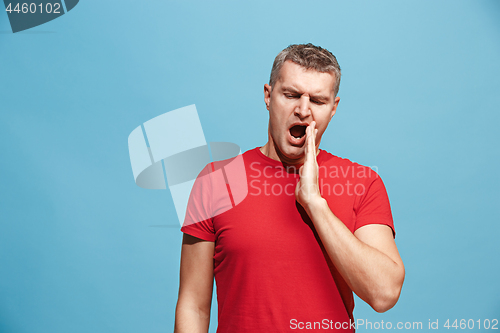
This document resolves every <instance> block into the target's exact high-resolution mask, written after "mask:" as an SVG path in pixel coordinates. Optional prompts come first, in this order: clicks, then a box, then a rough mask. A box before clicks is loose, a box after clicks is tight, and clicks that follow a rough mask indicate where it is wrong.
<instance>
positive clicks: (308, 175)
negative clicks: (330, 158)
mask: <svg viewBox="0 0 500 333" xmlns="http://www.w3.org/2000/svg"><path fill="white" fill-rule="evenodd" d="M315 127H316V122H315V121H313V122H312V123H310V124H309V126H307V128H306V142H305V160H304V165H302V166H301V167H300V169H299V175H300V180H299V182H298V183H297V187H295V198H296V199H297V202H298V203H299V204H300V205H301V206H302V207H304V209H306V211H307V210H308V206H310V205H311V204H312V203H313V202H315V201H318V199H322V197H321V193H320V192H319V186H318V162H317V161H316V155H317V149H316V134H317V133H318V130H317V129H316V128H315Z"/></svg>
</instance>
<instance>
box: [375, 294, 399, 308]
mask: <svg viewBox="0 0 500 333" xmlns="http://www.w3.org/2000/svg"><path fill="white" fill-rule="evenodd" d="M398 299H399V294H398V295H387V296H383V297H379V298H378V299H376V300H375V301H373V302H372V303H371V304H370V306H371V307H372V308H373V310H375V311H376V312H378V313H383V312H386V311H388V310H390V309H392V308H393V307H394V305H396V303H397V301H398Z"/></svg>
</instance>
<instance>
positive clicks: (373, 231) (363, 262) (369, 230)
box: [295, 121, 404, 312]
mask: <svg viewBox="0 0 500 333" xmlns="http://www.w3.org/2000/svg"><path fill="white" fill-rule="evenodd" d="M315 126H316V123H315V122H314V121H313V122H312V123H311V124H309V126H308V127H307V129H306V142H305V145H306V146H305V160H304V165H303V166H301V167H300V170H299V173H300V180H299V182H298V183H297V187H296V188H295V198H296V199H297V201H298V202H299V203H300V205H301V206H302V207H303V208H304V209H305V210H306V212H307V214H308V215H309V217H310V218H311V221H312V222H313V224H314V227H315V229H316V231H317V233H318V235H319V236H320V239H321V242H322V243H323V246H324V247H325V249H326V252H327V253H328V256H329V257H330V259H331V260H332V262H333V264H334V265H335V267H336V268H337V270H338V271H339V272H340V274H341V275H342V277H343V278H344V280H345V281H346V282H347V284H348V285H349V287H350V288H351V289H352V291H354V292H355V293H356V294H357V295H358V296H359V297H360V298H361V299H363V300H364V301H366V302H367V303H368V304H370V306H371V307H372V308H373V309H375V311H378V312H384V311H387V310H388V309H390V308H391V307H393V306H394V304H396V302H397V300H398V298H399V294H400V292H401V287H402V285H403V280H404V266H403V261H402V260H401V257H400V256H399V253H398V250H397V247H396V244H395V243H394V238H393V234H392V230H391V228H390V227H388V226H386V225H380V224H371V225H366V226H363V227H361V228H359V229H357V230H356V231H355V232H354V234H353V233H352V232H351V231H350V230H349V229H348V228H347V227H346V226H345V225H344V223H342V221H340V220H339V219H338V218H337V217H336V216H335V215H334V214H333V212H332V211H331V210H330V208H329V206H328V203H327V201H326V200H325V199H324V198H323V197H322V196H321V193H320V191H319V184H318V173H319V170H318V169H319V167H318V162H317V160H316V155H317V154H316V152H317V147H316V133H317V129H315Z"/></svg>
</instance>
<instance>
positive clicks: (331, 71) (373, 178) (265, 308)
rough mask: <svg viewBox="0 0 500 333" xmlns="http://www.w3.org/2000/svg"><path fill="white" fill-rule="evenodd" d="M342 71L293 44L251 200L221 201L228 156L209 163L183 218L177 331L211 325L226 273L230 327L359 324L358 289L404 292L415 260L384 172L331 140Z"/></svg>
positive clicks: (259, 151)
mask: <svg viewBox="0 0 500 333" xmlns="http://www.w3.org/2000/svg"><path fill="white" fill-rule="evenodd" d="M340 75H341V73H340V67H339V66H338V63H337V60H336V58H335V57H334V56H333V54H331V53H330V52H329V51H327V50H325V49H322V48H320V47H316V46H314V45H312V44H307V45H291V46H289V47H288V48H286V49H285V50H283V51H282V52H281V53H280V54H278V56H277V57H276V59H275V61H274V65H273V69H272V72H271V79H270V82H269V84H266V85H265V86H264V100H265V103H266V106H267V109H268V110H269V128H268V142H267V143H266V144H265V145H264V146H263V147H261V148H256V149H253V150H250V151H247V152H246V153H245V154H243V160H244V168H245V170H246V177H243V178H245V179H240V181H241V182H245V183H246V185H248V194H247V195H246V197H245V199H244V200H242V201H241V202H240V203H236V204H235V203H234V202H233V201H231V202H232V205H231V207H232V208H230V209H227V208H226V209H221V210H217V209H218V207H219V206H221V207H222V206H224V204H220V200H219V199H214V196H217V195H218V194H214V193H215V192H214V191H213V189H212V190H206V189H207V187H210V186H212V187H213V186H215V187H216V186H217V185H213V184H214V182H215V179H216V177H215V176H214V174H215V171H216V170H217V169H221V168H224V165H227V164H224V163H223V164H222V165H215V167H214V164H212V165H211V167H209V166H207V168H206V169H205V170H204V172H202V174H200V175H207V174H208V175H210V177H208V178H207V177H205V179H209V180H208V181H205V182H203V181H202V180H197V181H196V183H195V186H194V188H193V191H195V192H196V191H201V190H199V189H200V188H203V189H204V190H203V191H201V192H203V194H201V195H193V192H192V196H191V198H190V203H189V205H188V211H187V213H186V219H187V220H189V219H191V220H192V221H191V222H190V223H186V222H185V224H184V226H183V227H182V229H181V230H182V231H183V232H184V238H183V244H182V255H181V269H180V270H181V272H180V288H179V300H178V303H177V309H176V323H175V332H177V333H181V332H207V330H208V326H209V318H210V304H211V297H212V288H213V278H214V276H215V280H216V283H217V299H218V306H219V313H218V315H219V321H218V325H219V326H218V332H231V333H235V332H289V331H294V330H296V329H307V330H308V331H321V332H324V331H325V330H341V331H346V332H353V331H354V327H353V325H352V323H353V317H352V311H353V308H354V301H353V296H352V292H355V293H356V294H357V295H358V296H359V297H360V298H361V299H363V300H364V301H365V302H367V303H368V304H369V305H370V306H371V307H372V308H373V309H374V310H375V311H377V312H383V311H387V310H388V309H390V308H391V307H393V306H394V304H395V303H396V302H397V300H398V298H399V294H400V291H401V287H402V284H403V280H404V267H403V263H402V260H401V258H400V256H399V253H398V250H397V248H396V245H395V242H394V234H395V233H394V229H393V222H392V215H391V211H390V206H389V201H388V197H387V193H386V191H385V187H384V185H383V183H382V181H381V179H380V178H379V177H378V175H377V174H376V173H375V172H374V171H372V170H371V169H369V168H367V167H363V166H361V165H359V164H356V163H353V162H351V161H349V160H346V159H342V158H339V157H336V156H334V155H331V154H329V153H327V152H326V151H323V150H319V143H320V141H321V137H322V135H323V133H324V132H325V130H326V128H327V126H328V124H329V122H330V120H331V118H332V117H333V116H334V114H335V112H336V110H337V106H338V104H339V101H340V98H339V97H337V92H338V89H339V84H340ZM210 170H211V171H212V173H211V171H210ZM225 177H226V176H225ZM201 178H202V177H200V179H201ZM226 178H227V177H226ZM223 182H224V181H223ZM207 184H209V185H207ZM226 184H227V185H228V191H229V192H230V190H231V188H232V187H231V186H233V185H232V184H231V181H229V182H228V181H227V179H226ZM236 187H237V186H236ZM197 189H198V190H197ZM201 192H199V193H201ZM208 193H210V194H208ZM217 193H219V192H217ZM231 200H232V199H231ZM214 207H215V208H214ZM209 209H212V211H208V210H209ZM196 211H204V212H205V215H203V214H202V215H203V216H205V217H202V218H200V216H202V215H198V218H196V217H193V216H195V215H196V214H199V213H197V212H196Z"/></svg>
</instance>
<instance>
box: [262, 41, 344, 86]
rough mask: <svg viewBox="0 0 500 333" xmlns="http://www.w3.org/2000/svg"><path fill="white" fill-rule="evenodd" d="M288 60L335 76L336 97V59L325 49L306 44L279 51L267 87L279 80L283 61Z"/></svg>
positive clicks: (338, 72)
mask: <svg viewBox="0 0 500 333" xmlns="http://www.w3.org/2000/svg"><path fill="white" fill-rule="evenodd" d="M287 60H290V61H292V62H294V63H296V64H297V65H300V66H302V67H304V68H306V69H314V70H316V71H318V72H321V73H333V74H334V75H335V88H334V93H335V96H337V93H338V92H339V86H340V76H341V73H340V66H339V63H338V62H337V58H335V56H334V55H333V54H332V53H331V52H330V51H328V50H327V49H324V48H321V47H319V46H316V45H313V44H311V43H308V44H292V45H290V46H288V47H287V48H286V49H284V50H283V51H281V52H280V53H279V54H278V55H277V56H276V58H275V59H274V63H273V69H272V70H271V77H270V79H269V85H270V86H271V87H273V86H274V84H275V83H276V82H277V81H278V80H279V79H280V70H281V67H282V66H283V64H284V63H285V61H287Z"/></svg>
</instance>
